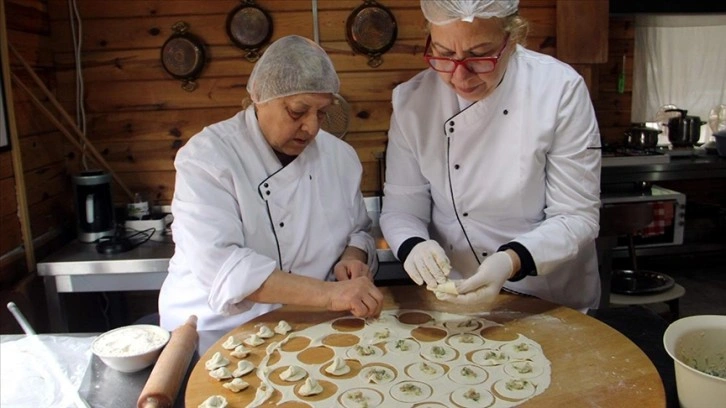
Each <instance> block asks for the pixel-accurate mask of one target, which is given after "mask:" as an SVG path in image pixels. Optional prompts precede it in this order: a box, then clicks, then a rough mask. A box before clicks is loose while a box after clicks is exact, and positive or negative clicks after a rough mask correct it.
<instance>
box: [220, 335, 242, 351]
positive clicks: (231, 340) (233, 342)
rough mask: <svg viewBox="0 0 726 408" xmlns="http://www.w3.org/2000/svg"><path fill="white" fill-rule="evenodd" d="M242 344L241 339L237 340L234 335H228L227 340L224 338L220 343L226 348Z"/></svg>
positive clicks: (230, 348) (231, 348) (229, 348)
mask: <svg viewBox="0 0 726 408" xmlns="http://www.w3.org/2000/svg"><path fill="white" fill-rule="evenodd" d="M240 344H242V342H241V341H239V340H237V339H236V338H235V337H234V336H229V337H228V338H227V340H225V342H224V343H222V347H223V348H225V349H227V350H233V349H234V348H235V347H237V346H239V345H240Z"/></svg>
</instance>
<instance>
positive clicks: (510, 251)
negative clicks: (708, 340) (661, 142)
mask: <svg viewBox="0 0 726 408" xmlns="http://www.w3.org/2000/svg"><path fill="white" fill-rule="evenodd" d="M518 3H519V2H518V0H474V1H471V0H469V1H457V0H422V1H421V9H422V11H423V13H424V16H425V17H426V19H427V20H428V22H429V28H430V35H429V38H428V40H427V43H426V51H425V53H424V58H425V60H426V61H427V62H428V64H429V67H430V69H427V70H426V71H423V72H421V73H419V74H418V75H416V76H415V77H414V78H412V79H411V80H409V81H408V82H406V83H403V84H401V85H400V86H398V87H397V88H396V89H395V90H394V92H393V116H392V118H391V125H390V131H389V142H388V151H387V159H386V163H387V169H386V183H385V188H384V193H385V199H384V202H383V213H382V216H381V219H380V223H381V227H382V229H383V233H384V235H385V238H386V240H387V242H388V243H389V244H390V245H391V248H392V249H393V250H394V253H396V254H397V256H398V258H399V259H400V260H401V261H402V262H403V263H404V269H405V270H406V272H407V273H408V274H409V275H410V277H411V278H412V279H413V280H414V282H416V283H417V284H419V285H420V284H424V283H425V284H426V285H427V286H428V287H429V288H430V289H432V290H434V291H435V292H436V293H437V295H438V296H439V298H441V299H445V300H450V301H453V302H457V303H463V304H479V303H482V304H486V303H490V302H491V301H493V300H494V298H495V297H496V295H497V294H498V293H499V291H500V290H501V289H502V287H504V288H506V289H509V290H511V291H514V292H518V293H523V294H528V295H533V296H537V297H540V298H543V299H546V300H549V301H552V302H556V303H560V304H563V305H567V306H570V307H573V308H576V309H579V310H583V311H584V310H586V309H588V308H595V307H596V306H597V305H598V301H599V297H600V280H599V275H598V267H597V257H596V252H595V244H594V242H595V238H596V237H597V234H598V228H599V227H598V217H599V210H598V208H599V202H600V201H599V192H600V151H599V150H598V149H597V148H598V147H599V146H600V133H599V130H598V126H597V122H596V119H595V113H594V111H593V107H592V103H591V101H590V97H589V94H588V91H587V88H586V86H585V83H584V81H583V79H582V78H581V77H580V75H578V74H577V72H575V71H574V70H573V69H572V68H571V67H570V66H568V65H566V64H564V63H562V62H560V61H558V60H556V59H554V58H552V57H549V56H547V55H543V54H539V53H536V52H533V51H530V50H527V49H526V48H524V47H522V46H521V45H519V44H520V43H522V42H523V41H524V38H525V37H526V31H527V24H526V22H525V21H524V20H523V19H522V18H521V17H520V16H519V15H518V14H517V11H518Z"/></svg>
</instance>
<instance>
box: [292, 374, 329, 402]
mask: <svg viewBox="0 0 726 408" xmlns="http://www.w3.org/2000/svg"><path fill="white" fill-rule="evenodd" d="M297 392H298V394H300V395H302V396H303V397H309V396H311V395H317V394H320V393H321V392H323V387H322V386H321V385H320V384H319V383H318V382H317V381H315V379H314V378H313V377H308V378H307V379H305V383H304V384H303V385H302V386H301V387H300V389H299V390H298V391H297Z"/></svg>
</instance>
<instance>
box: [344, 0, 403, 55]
mask: <svg viewBox="0 0 726 408" xmlns="http://www.w3.org/2000/svg"><path fill="white" fill-rule="evenodd" d="M345 25H346V33H345V38H346V39H347V40H348V44H350V47H351V48H352V49H353V51H356V52H358V53H361V54H366V55H368V65H370V66H371V67H373V68H376V67H378V66H379V65H381V64H382V63H383V60H382V59H381V55H382V54H383V53H385V52H386V51H388V50H389V49H391V47H392V46H393V43H395V42H396V36H397V35H398V26H397V24H396V18H395V17H394V16H393V13H391V11H390V10H389V9H388V8H386V7H384V6H383V5H381V4H379V3H376V2H375V1H374V0H363V4H361V5H360V6H358V8H356V9H355V10H353V12H352V13H351V14H350V16H348V20H347V21H346V24H345Z"/></svg>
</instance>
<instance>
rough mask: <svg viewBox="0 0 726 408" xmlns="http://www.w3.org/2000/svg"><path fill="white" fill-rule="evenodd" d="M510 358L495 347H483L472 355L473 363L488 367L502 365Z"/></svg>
mask: <svg viewBox="0 0 726 408" xmlns="http://www.w3.org/2000/svg"><path fill="white" fill-rule="evenodd" d="M508 360H509V358H508V357H507V355H506V354H505V353H503V352H501V351H499V350H494V349H481V350H479V351H476V352H474V354H472V355H471V361H472V362H473V363H476V364H479V365H482V366H487V367H490V366H497V365H502V364H504V363H506V362H507V361H508Z"/></svg>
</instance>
